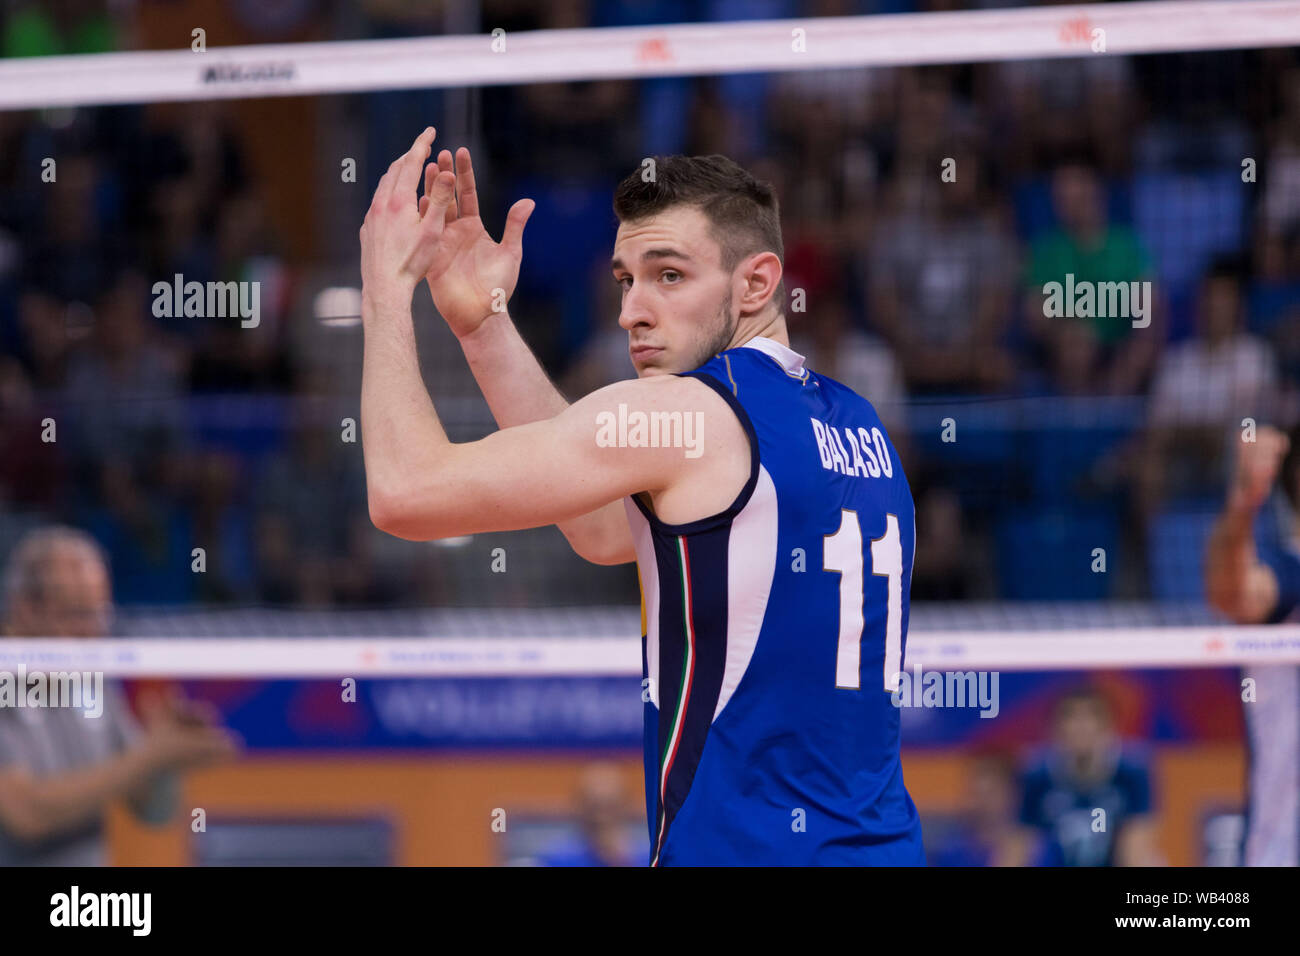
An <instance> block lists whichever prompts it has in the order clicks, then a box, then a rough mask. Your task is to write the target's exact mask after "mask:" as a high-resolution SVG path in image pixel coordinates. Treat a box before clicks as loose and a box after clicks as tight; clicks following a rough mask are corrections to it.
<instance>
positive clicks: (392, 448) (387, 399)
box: [361, 297, 451, 534]
mask: <svg viewBox="0 0 1300 956" xmlns="http://www.w3.org/2000/svg"><path fill="white" fill-rule="evenodd" d="M399 302H400V299H399V298H397V297H389V298H387V299H385V298H367V299H364V300H363V302H362V306H361V308H362V321H363V325H364V330H365V352H364V357H363V359H362V366H361V446H362V456H363V458H364V460H365V468H366V492H367V496H368V499H369V505H370V513H371V517H372V519H373V520H374V522H375V524H376V526H377V527H381V528H383V529H384V530H386V531H390V532H392V533H395V534H396V533H400V532H399V531H397V530H395V529H396V527H397V526H398V525H399V524H400V522H401V521H402V520H403V512H404V510H405V509H406V508H408V507H413V506H415V505H416V504H419V505H420V506H421V507H425V508H427V507H428V506H429V504H430V503H429V502H426V501H420V502H416V501H413V500H412V495H413V494H414V493H415V492H416V491H417V489H419V488H428V487H429V486H430V485H431V484H434V483H435V481H434V474H435V472H436V470H437V466H438V463H439V462H440V461H442V460H444V459H445V457H446V456H447V454H448V453H449V452H450V450H451V443H450V441H448V439H447V433H446V431H445V430H444V429H443V427H442V423H441V422H440V421H439V420H438V414H437V412H436V411H434V407H433V402H432V400H431V399H430V398H429V393H428V390H427V389H426V388H425V386H424V379H423V377H422V376H421V374H420V362H419V356H418V354H417V351H416V344H415V328H414V326H413V324H412V322H411V308H410V302H409V300H408V301H407V302H406V303H405V304H399Z"/></svg>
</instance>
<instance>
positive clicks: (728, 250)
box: [614, 155, 785, 303]
mask: <svg viewBox="0 0 1300 956" xmlns="http://www.w3.org/2000/svg"><path fill="white" fill-rule="evenodd" d="M647 169H650V170H653V175H650V176H647V175H646V172H647ZM673 206H693V207H695V208H696V209H699V210H700V212H702V213H704V215H705V216H706V217H708V220H709V222H710V224H711V225H712V229H711V230H710V233H711V235H712V236H713V239H714V241H716V242H717V244H718V246H719V247H720V248H721V250H722V268H724V269H726V270H727V271H731V270H732V269H734V268H736V264H737V263H738V262H740V260H741V259H743V258H745V257H746V256H752V255H754V254H755V253H758V252H774V253H776V257H777V258H778V259H780V260H781V264H782V266H784V265H785V245H784V243H783V242H782V241H781V208H780V203H779V202H778V200H777V197H776V190H775V189H773V188H772V184H771V183H766V182H763V181H762V180H760V179H757V178H755V177H754V176H753V175H751V174H750V173H749V172H747V171H746V170H745V169H743V168H742V167H741V166H739V165H738V164H736V163H735V162H733V161H732V160H730V159H728V158H727V157H726V156H719V155H713V156H655V157H653V166H649V167H647V165H646V164H645V163H643V164H642V165H641V167H640V168H638V169H636V170H634V171H633V172H632V173H630V174H629V175H628V176H627V178H625V179H624V180H623V181H622V182H621V183H619V184H618V188H617V189H616V190H614V215H616V216H618V219H619V221H620V222H635V221H637V220H638V219H645V218H647V217H649V216H653V215H656V214H657V213H661V212H663V211H664V210H665V209H669V208H671V207H673ZM777 295H778V296H779V298H778V303H783V302H784V299H785V283H784V281H782V283H781V285H780V286H779V287H778V288H777Z"/></svg>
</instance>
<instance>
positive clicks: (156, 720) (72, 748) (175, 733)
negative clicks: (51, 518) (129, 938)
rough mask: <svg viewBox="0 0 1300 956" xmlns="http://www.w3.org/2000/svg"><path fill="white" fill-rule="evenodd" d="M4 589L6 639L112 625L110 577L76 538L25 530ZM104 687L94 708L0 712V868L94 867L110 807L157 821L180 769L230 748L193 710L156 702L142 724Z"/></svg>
mask: <svg viewBox="0 0 1300 956" xmlns="http://www.w3.org/2000/svg"><path fill="white" fill-rule="evenodd" d="M4 584H5V590H4V600H5V617H4V633H5V635H6V636H9V637H74V638H82V639H94V638H96V637H101V636H103V635H104V634H105V633H106V632H107V631H108V629H109V626H110V621H111V618H112V597H111V586H110V584H109V578H108V570H107V567H106V565H105V563H104V559H103V555H102V554H101V552H100V551H99V548H98V546H97V545H96V544H95V542H94V541H93V539H91V538H90V537H89V536H88V535H86V534H85V533H84V532H81V531H77V530H75V529H72V528H65V527H53V528H44V529H41V530H39V531H35V532H32V533H30V534H29V535H27V536H26V537H24V538H23V540H22V541H21V542H19V544H18V546H17V547H16V548H15V550H14V552H13V554H12V555H11V556H10V559H9V564H8V567H7V569H6V573H5V581H4ZM29 677H30V675H29ZM102 692H103V693H102V700H101V701H99V702H98V703H92V702H90V701H86V700H85V699H84V698H83V701H82V703H83V704H84V705H86V708H87V709H85V710H83V709H82V708H76V707H66V706H65V707H53V706H46V707H31V706H28V707H23V708H17V707H0V866H21V865H46V866H51V865H52V866H102V865H104V864H106V863H107V862H108V860H107V851H106V847H105V839H104V816H105V812H106V811H107V809H108V807H109V805H110V804H112V803H116V802H118V801H122V802H125V803H126V805H127V807H129V808H130V810H131V812H132V814H133V815H134V816H135V817H136V818H137V819H139V820H140V821H141V822H144V823H149V824H153V825H157V824H161V823H164V822H166V821H167V820H168V819H170V818H171V817H172V815H173V814H174V813H175V811H176V805H177V798H178V796H179V789H178V784H179V781H178V779H177V777H176V775H177V774H178V773H180V772H182V771H186V770H192V769H197V768H199V767H202V766H206V765H209V764H212V763H216V762H219V761H222V760H226V759H229V758H230V757H231V756H233V755H234V753H235V741H234V739H233V738H232V737H231V736H230V735H229V734H228V733H226V731H225V730H223V729H221V728H219V727H217V726H216V725H215V723H214V721H213V718H212V714H211V713H210V712H209V711H208V710H205V709H200V708H199V707H198V706H196V705H195V704H193V703H190V702H185V701H182V700H179V699H176V698H170V697H164V698H155V699H154V700H153V701H152V703H151V706H150V707H149V708H148V710H147V713H146V715H145V716H146V726H145V728H144V729H141V727H140V726H139V725H138V724H137V723H136V720H135V718H134V717H133V716H132V714H131V709H130V707H129V705H128V704H127V701H126V697H125V695H124V694H123V692H122V690H121V688H120V687H118V686H117V685H116V684H115V683H113V682H104V683H103V685H102ZM20 693H26V688H24V689H23V690H22V691H20ZM100 704H102V712H101V713H99V714H98V715H97V716H96V715H93V713H92V711H93V710H95V709H97V708H98V707H99V706H100Z"/></svg>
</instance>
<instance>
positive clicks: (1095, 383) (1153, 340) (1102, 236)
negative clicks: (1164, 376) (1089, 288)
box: [1025, 161, 1163, 395]
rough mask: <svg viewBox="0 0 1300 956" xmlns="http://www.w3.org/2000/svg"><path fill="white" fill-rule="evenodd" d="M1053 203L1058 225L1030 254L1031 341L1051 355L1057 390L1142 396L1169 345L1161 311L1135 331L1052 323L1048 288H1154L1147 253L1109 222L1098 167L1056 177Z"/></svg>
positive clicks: (1122, 320)
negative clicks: (1086, 285) (1149, 283)
mask: <svg viewBox="0 0 1300 956" xmlns="http://www.w3.org/2000/svg"><path fill="white" fill-rule="evenodd" d="M1052 201H1053V205H1054V207H1055V210H1056V217H1057V222H1058V226H1057V228H1056V229H1054V230H1052V231H1051V232H1049V233H1048V234H1046V235H1044V236H1041V237H1040V238H1038V239H1036V240H1034V242H1033V243H1032V244H1031V247H1030V262H1029V269H1028V284H1029V288H1028V290H1027V294H1026V296H1025V316H1026V324H1027V329H1028V331H1029V334H1030V336H1031V337H1032V338H1033V339H1034V340H1035V341H1036V342H1037V343H1038V344H1039V345H1040V347H1041V348H1042V349H1043V350H1044V352H1045V353H1046V357H1047V364H1048V367H1049V369H1050V370H1051V373H1052V377H1053V380H1054V384H1055V387H1056V389H1057V390H1059V391H1061V392H1063V393H1065V394H1094V395H1095V394H1110V395H1132V394H1136V393H1137V392H1138V391H1139V389H1140V388H1141V387H1142V386H1143V385H1144V384H1145V382H1146V379H1147V376H1148V374H1149V373H1150V370H1151V366H1152V363H1153V362H1154V361H1155V357H1156V354H1157V353H1158V351H1159V349H1160V344H1161V342H1162V337H1163V333H1162V331H1161V330H1162V329H1163V322H1162V321H1161V319H1160V312H1159V309H1157V308H1156V307H1155V304H1154V303H1153V302H1151V301H1149V300H1148V301H1147V302H1146V306H1147V308H1148V309H1149V310H1150V311H1149V312H1148V317H1149V318H1150V320H1151V321H1150V325H1148V326H1147V327H1145V328H1134V327H1133V319H1134V316H1132V315H1113V316H1105V317H1102V316H1098V315H1094V316H1092V317H1087V318H1069V317H1066V316H1052V317H1049V316H1048V315H1047V314H1046V305H1045V299H1046V294H1045V290H1044V286H1046V285H1047V284H1048V283H1053V282H1055V283H1059V284H1061V285H1062V286H1064V285H1065V284H1066V283H1067V279H1068V277H1070V276H1073V280H1072V281H1073V283H1074V285H1075V287H1079V284H1080V283H1092V284H1093V286H1094V288H1095V287H1096V286H1097V285H1099V284H1101V283H1108V282H1123V283H1128V282H1143V281H1150V280H1151V278H1152V277H1151V266H1150V261H1149V258H1148V256H1147V253H1146V251H1145V250H1144V249H1143V247H1142V245H1141V243H1140V242H1139V241H1138V238H1137V236H1136V235H1135V234H1134V232H1133V231H1132V230H1131V229H1128V228H1127V227H1124V226H1117V225H1114V224H1112V223H1110V222H1109V221H1108V215H1107V211H1106V196H1105V189H1104V187H1103V185H1102V183H1101V180H1100V178H1099V177H1098V175H1097V171H1096V170H1095V169H1094V168H1092V167H1091V166H1088V165H1086V164H1083V163H1079V162H1073V161H1072V162H1069V163H1066V164H1065V165H1062V166H1060V167H1058V168H1057V169H1056V171H1055V173H1054V174H1053V177H1052ZM1148 288H1152V289H1154V285H1152V286H1150V287H1148ZM1130 305H1132V303H1130Z"/></svg>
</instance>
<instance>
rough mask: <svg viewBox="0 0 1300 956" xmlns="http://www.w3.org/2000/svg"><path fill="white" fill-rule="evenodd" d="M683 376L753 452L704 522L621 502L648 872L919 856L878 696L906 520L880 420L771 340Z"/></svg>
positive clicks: (905, 497) (892, 642)
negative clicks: (638, 661)
mask: <svg viewBox="0 0 1300 956" xmlns="http://www.w3.org/2000/svg"><path fill="white" fill-rule="evenodd" d="M684 374H687V375H690V376H693V377H695V378H698V379H699V380H700V381H701V382H703V383H704V384H706V385H708V386H710V387H711V388H713V389H714V390H715V391H716V392H717V393H718V394H719V395H721V396H722V397H723V398H724V399H725V400H726V401H727V402H728V404H730V406H731V407H732V410H733V411H734V412H735V413H736V416H737V418H739V419H740V422H741V424H742V425H743V426H744V428H745V431H746V432H747V433H748V434H749V440H750V446H751V449H752V458H751V465H750V475H749V480H748V482H747V483H746V485H745V487H744V489H743V490H742V491H741V493H740V495H739V496H738V497H737V498H736V500H735V502H734V503H733V504H732V505H731V506H730V507H729V508H727V509H726V510H725V511H723V512H721V513H719V514H716V515H714V516H713V517H710V518H705V519H702V520H700V521H693V522H690V523H689V524H683V525H669V524H665V523H664V522H662V521H660V520H659V519H658V518H656V517H655V515H654V513H653V512H652V511H651V510H650V509H649V508H648V507H647V505H646V503H645V502H643V501H641V500H640V498H639V497H637V496H631V497H629V498H627V499H625V502H624V503H625V506H626V508H627V514H628V520H629V522H630V524H631V527H632V536H633V539H634V541H635V544H636V554H637V571H638V575H639V577H640V581H641V601H642V617H643V624H644V627H643V630H644V634H643V640H642V669H643V671H642V673H643V676H644V677H645V678H646V680H645V682H644V687H645V690H646V693H643V695H642V697H643V698H646V697H648V698H649V700H648V702H647V703H646V705H645V777H646V814H647V819H648V821H649V825H650V863H651V865H652V866H661V865H746V864H755V865H764V864H766V865H802V864H826V865H922V864H924V862H925V860H924V855H923V852H922V849H921V826H920V821H919V819H918V817H917V813H916V808H915V806H914V805H913V804H912V800H911V798H910V797H909V796H908V793H907V790H906V789H905V788H904V786H903V773H902V767H901V765H900V763H899V710H898V708H897V707H895V706H894V704H893V702H892V700H891V691H892V689H893V688H894V687H896V686H897V683H896V675H898V674H899V673H900V672H901V671H902V670H903V654H904V649H905V641H906V637H907V617H908V603H909V602H908V597H909V592H910V590H911V577H912V556H913V552H914V550H915V544H916V528H915V520H914V513H913V507H912V495H911V491H910V490H909V488H908V485H907V480H906V478H904V477H903V470H902V467H901V465H900V463H899V460H898V456H897V454H896V453H895V451H894V447H893V445H892V444H891V443H890V441H889V438H888V436H887V435H886V434H885V429H884V427H883V426H882V425H881V423H880V418H879V417H878V416H877V415H876V412H875V410H874V409H873V408H872V407H871V404H870V403H869V402H867V401H866V399H864V398H862V397H861V396H860V395H858V394H857V393H856V392H854V391H853V390H852V389H849V388H847V387H846V386H844V385H841V384H840V383H838V382H836V381H834V380H832V379H829V378H826V377H825V376H822V375H817V374H816V373H815V372H812V371H811V370H808V369H805V368H804V367H803V359H802V356H800V355H798V353H796V352H794V351H792V350H790V349H788V348H786V347H785V346H783V345H781V344H780V343H778V342H775V341H773V340H771V339H766V338H756V339H752V340H751V341H750V342H747V343H745V345H744V346H742V347H740V348H735V349H729V350H728V351H726V352H722V353H720V354H719V355H717V356H715V357H714V358H713V359H712V360H710V361H709V362H707V363H705V364H704V365H702V366H700V368H698V369H696V370H695V371H693V372H687V373H684Z"/></svg>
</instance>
